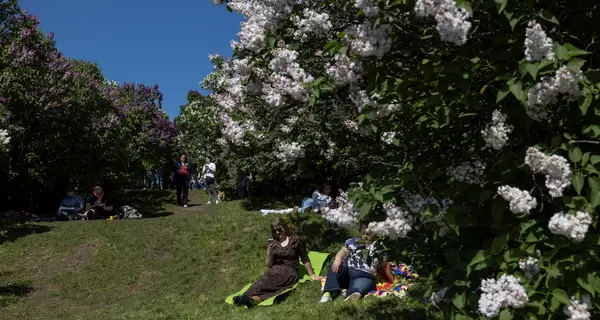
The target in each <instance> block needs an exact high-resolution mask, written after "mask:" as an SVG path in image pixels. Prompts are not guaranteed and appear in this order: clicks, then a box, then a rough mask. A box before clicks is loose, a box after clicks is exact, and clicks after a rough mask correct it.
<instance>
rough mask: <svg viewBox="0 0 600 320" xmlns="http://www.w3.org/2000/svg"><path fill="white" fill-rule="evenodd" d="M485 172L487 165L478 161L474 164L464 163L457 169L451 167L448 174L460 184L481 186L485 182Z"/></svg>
mask: <svg viewBox="0 0 600 320" xmlns="http://www.w3.org/2000/svg"><path fill="white" fill-rule="evenodd" d="M484 170H485V165H484V164H483V163H481V161H479V160H477V161H474V162H463V163H461V164H460V165H458V166H456V167H451V168H449V169H448V170H447V173H448V175H450V176H453V177H454V179H456V180H458V181H460V182H466V183H469V184H479V183H481V182H483V173H484Z"/></svg>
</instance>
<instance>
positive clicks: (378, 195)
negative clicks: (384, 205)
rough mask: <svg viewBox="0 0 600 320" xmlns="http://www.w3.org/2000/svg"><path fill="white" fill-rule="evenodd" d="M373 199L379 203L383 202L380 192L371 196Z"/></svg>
mask: <svg viewBox="0 0 600 320" xmlns="http://www.w3.org/2000/svg"><path fill="white" fill-rule="evenodd" d="M373 198H375V200H377V201H379V202H383V194H382V193H381V191H377V192H375V194H373Z"/></svg>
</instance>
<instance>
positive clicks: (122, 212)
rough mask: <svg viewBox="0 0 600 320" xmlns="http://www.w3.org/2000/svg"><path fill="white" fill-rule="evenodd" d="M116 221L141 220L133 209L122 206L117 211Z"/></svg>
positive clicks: (139, 214)
mask: <svg viewBox="0 0 600 320" xmlns="http://www.w3.org/2000/svg"><path fill="white" fill-rule="evenodd" d="M115 218H117V219H139V218H142V214H141V213H139V212H138V211H137V210H136V209H135V208H132V207H130V206H122V207H120V208H119V210H117V216H116V217H115Z"/></svg>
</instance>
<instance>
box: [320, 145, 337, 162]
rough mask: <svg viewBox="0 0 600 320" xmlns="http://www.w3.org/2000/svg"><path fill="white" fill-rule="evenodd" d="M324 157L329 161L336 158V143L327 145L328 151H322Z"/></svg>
mask: <svg viewBox="0 0 600 320" xmlns="http://www.w3.org/2000/svg"><path fill="white" fill-rule="evenodd" d="M322 154H323V156H325V159H327V160H330V161H331V160H333V157H334V156H335V143H333V141H329V142H328V143H327V149H325V150H323V151H322Z"/></svg>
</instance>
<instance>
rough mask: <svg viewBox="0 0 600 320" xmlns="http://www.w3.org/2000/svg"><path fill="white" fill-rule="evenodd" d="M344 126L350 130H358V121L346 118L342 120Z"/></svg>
mask: <svg viewBox="0 0 600 320" xmlns="http://www.w3.org/2000/svg"><path fill="white" fill-rule="evenodd" d="M344 127H346V128H347V129H348V130H350V131H352V132H358V123H357V122H356V121H352V120H346V121H344Z"/></svg>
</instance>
